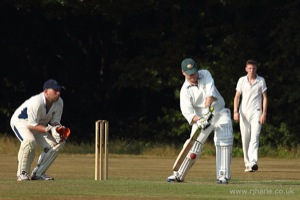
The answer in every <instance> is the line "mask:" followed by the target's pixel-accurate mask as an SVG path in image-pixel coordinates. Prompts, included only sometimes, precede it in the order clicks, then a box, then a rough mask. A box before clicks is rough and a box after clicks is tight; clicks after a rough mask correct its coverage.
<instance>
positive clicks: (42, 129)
mask: <svg viewBox="0 0 300 200" xmlns="http://www.w3.org/2000/svg"><path fill="white" fill-rule="evenodd" d="M28 127H29V129H30V130H33V131H36V132H39V133H47V132H48V131H49V130H48V131H47V130H46V128H47V127H46V126H44V125H40V124H39V125H36V126H32V125H28Z"/></svg>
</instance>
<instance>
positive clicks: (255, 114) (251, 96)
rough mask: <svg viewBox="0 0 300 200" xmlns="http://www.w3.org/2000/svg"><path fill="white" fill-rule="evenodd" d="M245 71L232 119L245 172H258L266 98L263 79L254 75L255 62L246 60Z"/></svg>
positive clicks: (266, 104) (238, 85)
mask: <svg viewBox="0 0 300 200" xmlns="http://www.w3.org/2000/svg"><path fill="white" fill-rule="evenodd" d="M245 70H246V72H247V75H246V76H243V77H241V78H240V79H239V80H238V83H237V86H236V94H235V97H234V117H233V119H234V120H235V121H239V123H240V131H241V138H242V145H243V153H244V162H245V167H246V169H245V172H253V171H256V170H258V164H257V161H258V146H259V135H260V131H261V126H262V124H264V123H265V122H266V117H267V107H268V98H267V86H266V82H265V79H264V78H263V77H261V76H258V75H257V74H256V70H257V62H256V61H255V60H248V61H247V62H246V67H245ZM241 97H242V101H241V104H240V98H241Z"/></svg>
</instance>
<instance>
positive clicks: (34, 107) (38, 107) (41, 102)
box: [12, 92, 63, 126]
mask: <svg viewBox="0 0 300 200" xmlns="http://www.w3.org/2000/svg"><path fill="white" fill-rule="evenodd" d="M62 112H63V100H62V98H61V97H59V99H58V100H57V101H56V102H54V103H53V104H52V106H51V108H50V110H49V111H48V113H46V98H45V95H44V92H41V93H40V94H37V95H35V96H32V97H31V98H29V99H28V100H26V101H25V102H24V103H23V104H22V105H21V106H20V107H19V108H17V110H16V111H15V112H14V114H13V116H12V119H13V120H21V121H22V120H24V121H25V122H26V123H27V124H28V125H31V126H36V125H39V124H41V125H44V126H47V124H51V123H59V124H60V120H61V115H62Z"/></svg>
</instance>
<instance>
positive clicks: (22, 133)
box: [10, 79, 66, 181]
mask: <svg viewBox="0 0 300 200" xmlns="http://www.w3.org/2000/svg"><path fill="white" fill-rule="evenodd" d="M61 88H62V86H61V85H59V83H58V82H57V81H55V80H53V79H50V80H47V81H46V82H45V83H44V86H43V92H41V93H39V94H37V95H35V96H32V97H31V98H29V99H28V100H26V101H25V102H24V103H23V104H22V105H21V106H20V107H19V108H17V109H16V111H15V112H14V114H13V116H12V118H11V121H10V125H11V128H12V130H13V131H14V133H15V135H16V137H17V138H18V139H19V140H20V142H21V145H20V149H19V153H18V170H17V180H18V181H26V180H30V179H31V180H54V178H52V177H50V176H47V175H46V171H47V170H48V169H49V167H50V166H51V164H52V163H53V162H54V160H55V159H56V157H57V155H58V152H59V151H61V150H62V148H63V147H64V145H65V139H66V138H62V137H61V134H60V133H59V132H57V129H60V130H63V129H64V127H63V126H62V125H61V124H60V121H61V116H62V113H63V100H62V98H61V97H60V92H61ZM37 145H40V146H41V147H42V148H43V151H42V153H41V155H40V156H39V159H38V163H37V165H36V167H35V168H34V170H33V171H32V173H31V177H29V173H30V167H31V164H32V162H33V161H34V157H35V151H36V148H37Z"/></svg>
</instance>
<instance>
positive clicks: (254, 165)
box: [251, 163, 258, 172]
mask: <svg viewBox="0 0 300 200" xmlns="http://www.w3.org/2000/svg"><path fill="white" fill-rule="evenodd" d="M251 169H252V172H255V171H257V170H258V165H257V164H256V163H254V164H253V165H252V167H251Z"/></svg>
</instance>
